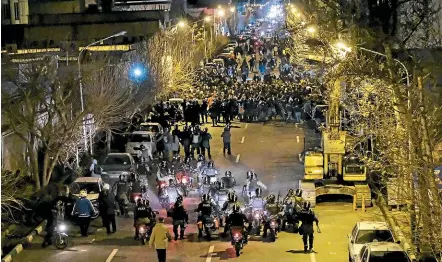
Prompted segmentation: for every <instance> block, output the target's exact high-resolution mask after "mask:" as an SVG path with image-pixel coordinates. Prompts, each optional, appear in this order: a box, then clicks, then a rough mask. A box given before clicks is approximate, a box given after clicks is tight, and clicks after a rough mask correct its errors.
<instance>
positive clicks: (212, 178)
mask: <svg viewBox="0 0 442 262" xmlns="http://www.w3.org/2000/svg"><path fill="white" fill-rule="evenodd" d="M199 181H200V182H199V183H198V186H199V189H200V193H201V194H203V193H204V188H208V187H210V186H211V185H213V184H215V183H216V182H217V181H218V170H216V169H215V166H214V163H213V161H210V162H209V163H208V164H207V168H206V169H204V170H203V171H202V172H201V175H200V177H199Z"/></svg>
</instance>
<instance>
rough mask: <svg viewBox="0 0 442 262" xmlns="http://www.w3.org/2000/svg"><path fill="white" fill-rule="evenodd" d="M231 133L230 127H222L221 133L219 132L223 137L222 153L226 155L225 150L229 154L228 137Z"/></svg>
mask: <svg viewBox="0 0 442 262" xmlns="http://www.w3.org/2000/svg"><path fill="white" fill-rule="evenodd" d="M231 136H232V135H231V134H230V129H229V128H228V127H225V128H224V131H223V133H222V134H221V137H222V138H223V144H224V148H223V153H224V155H226V150H227V154H229V155H231V154H232V152H231V149H230V137H231Z"/></svg>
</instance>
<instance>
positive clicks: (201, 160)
mask: <svg viewBox="0 0 442 262" xmlns="http://www.w3.org/2000/svg"><path fill="white" fill-rule="evenodd" d="M206 164H207V163H206V157H205V156H204V155H202V154H199V155H198V162H197V163H196V168H197V169H198V170H199V171H200V172H202V171H203V169H204V168H206Z"/></svg>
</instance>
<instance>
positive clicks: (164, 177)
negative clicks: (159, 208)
mask: <svg viewBox="0 0 442 262" xmlns="http://www.w3.org/2000/svg"><path fill="white" fill-rule="evenodd" d="M171 180H172V181H175V176H174V174H173V172H172V169H171V168H169V167H168V165H167V162H166V161H162V162H161V163H160V164H159V166H158V171H157V190H158V195H160V191H161V190H162V189H163V188H166V187H168V186H169V182H170V181H171Z"/></svg>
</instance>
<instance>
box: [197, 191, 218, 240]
mask: <svg viewBox="0 0 442 262" xmlns="http://www.w3.org/2000/svg"><path fill="white" fill-rule="evenodd" d="M202 200H203V201H202V202H201V203H199V204H198V208H197V209H195V212H200V214H199V215H198V221H197V224H198V238H201V237H202V236H203V222H204V220H205V219H206V218H208V217H210V216H211V215H212V211H213V209H214V205H213V204H212V202H211V201H210V197H209V195H208V194H204V195H203V196H202Z"/></svg>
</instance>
